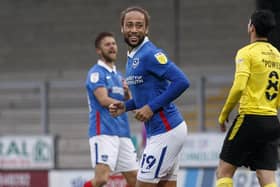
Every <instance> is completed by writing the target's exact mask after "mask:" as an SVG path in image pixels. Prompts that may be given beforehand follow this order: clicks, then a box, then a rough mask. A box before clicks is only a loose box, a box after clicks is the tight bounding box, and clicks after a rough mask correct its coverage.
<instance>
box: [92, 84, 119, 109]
mask: <svg viewBox="0 0 280 187" xmlns="http://www.w3.org/2000/svg"><path fill="white" fill-rule="evenodd" d="M93 94H94V96H95V97H96V98H97V100H98V102H99V103H100V105H101V106H103V107H108V106H109V105H110V104H112V103H116V102H119V101H118V100H116V99H113V98H111V97H109V96H108V91H107V89H106V88H105V87H98V88H96V89H95V90H94V92H93Z"/></svg>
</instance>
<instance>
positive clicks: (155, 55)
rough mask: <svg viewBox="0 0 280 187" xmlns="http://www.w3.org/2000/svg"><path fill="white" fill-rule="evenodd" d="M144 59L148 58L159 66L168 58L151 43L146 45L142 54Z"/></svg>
mask: <svg viewBox="0 0 280 187" xmlns="http://www.w3.org/2000/svg"><path fill="white" fill-rule="evenodd" d="M143 54H144V56H143V57H145V58H149V59H150V60H156V61H158V62H159V63H161V64H165V63H167V62H168V57H167V54H166V53H165V51H164V50H163V49H161V48H158V47H157V46H156V45H154V44H153V43H152V42H149V43H147V45H145V48H144V52H143Z"/></svg>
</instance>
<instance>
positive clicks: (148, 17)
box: [120, 6, 150, 27]
mask: <svg viewBox="0 0 280 187" xmlns="http://www.w3.org/2000/svg"><path fill="white" fill-rule="evenodd" d="M132 11H137V12H140V13H142V14H143V15H144V17H145V26H146V27H148V26H149V22H150V15H149V13H148V11H147V10H145V9H144V8H142V7H139V6H131V7H128V8H126V9H125V10H123V11H122V12H121V17H120V19H121V26H123V24H124V18H125V16H126V14H127V13H129V12H132Z"/></svg>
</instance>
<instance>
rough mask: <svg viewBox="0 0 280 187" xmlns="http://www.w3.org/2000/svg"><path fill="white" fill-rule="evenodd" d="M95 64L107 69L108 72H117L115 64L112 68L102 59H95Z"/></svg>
mask: <svg viewBox="0 0 280 187" xmlns="http://www.w3.org/2000/svg"><path fill="white" fill-rule="evenodd" d="M97 64H98V65H99V66H102V67H103V68H105V69H106V70H107V71H109V72H110V73H112V72H114V73H117V68H116V66H115V65H114V66H113V68H111V67H110V66H108V65H107V64H106V63H105V62H103V61H102V60H100V59H99V60H98V61H97Z"/></svg>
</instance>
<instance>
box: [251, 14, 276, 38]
mask: <svg viewBox="0 0 280 187" xmlns="http://www.w3.org/2000/svg"><path fill="white" fill-rule="evenodd" d="M251 24H253V25H254V26H255V29H256V34H257V36H258V37H268V34H269V33H270V32H271V31H272V29H273V28H274V27H275V26H276V20H275V17H274V14H273V13H272V12H271V11H270V10H257V11H255V12H254V13H253V14H252V16H251Z"/></svg>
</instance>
